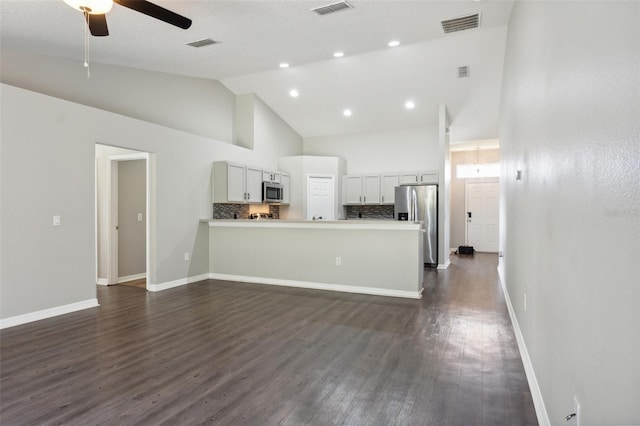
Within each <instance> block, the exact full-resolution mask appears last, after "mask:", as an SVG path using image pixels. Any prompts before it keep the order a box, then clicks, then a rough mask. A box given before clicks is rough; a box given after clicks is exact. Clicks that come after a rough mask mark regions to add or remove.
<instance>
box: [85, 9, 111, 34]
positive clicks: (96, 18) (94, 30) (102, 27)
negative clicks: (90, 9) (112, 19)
mask: <svg viewBox="0 0 640 426" xmlns="http://www.w3.org/2000/svg"><path fill="white" fill-rule="evenodd" d="M85 16H86V18H87V25H89V30H90V31H91V35H92V36H97V37H104V36H108V35H109V28H107V17H106V15H91V14H89V13H87V14H86V15H85Z"/></svg>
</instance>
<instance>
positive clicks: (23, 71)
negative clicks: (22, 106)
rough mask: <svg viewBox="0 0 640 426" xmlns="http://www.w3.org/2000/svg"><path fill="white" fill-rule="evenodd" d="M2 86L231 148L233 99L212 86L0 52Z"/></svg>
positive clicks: (168, 76) (198, 81)
mask: <svg viewBox="0 0 640 426" xmlns="http://www.w3.org/2000/svg"><path fill="white" fill-rule="evenodd" d="M0 62H1V73H0V78H1V81H2V82H3V83H6V84H10V85H12V86H17V87H21V88H23V89H28V90H33V91H36V92H39V93H44V94H47V95H51V96H54V97H57V98H60V99H66V100H69V101H72V102H76V103H80V104H84V105H88V106H92V107H95V108H99V109H102V110H105V111H111V112H115V113H118V114H122V115H126V116H129V117H134V118H138V119H141V120H144V121H148V122H150V123H156V124H159V125H162V126H166V127H171V128H173V129H178V130H183V131H185V132H188V133H193V134H196V135H200V136H206V137H209V138H212V139H216V140H218V141H222V142H228V143H232V141H233V140H234V138H233V122H234V121H233V120H234V113H235V112H234V111H235V106H234V105H235V95H234V94H233V93H231V92H230V91H229V90H228V89H227V88H226V87H225V86H224V85H222V84H221V83H220V82H218V81H215V80H206V79H201V78H192V77H183V76H177V75H171V74H164V73H159V72H150V71H142V70H136V69H133V68H125V67H119V66H114V65H104V64H100V63H92V64H91V78H90V79H87V74H86V69H85V68H84V67H83V66H82V62H81V61H72V60H69V59H61V58H54V57H44V56H38V55H31V54H27V53H23V52H16V51H13V50H9V49H5V48H3V49H2V61H0Z"/></svg>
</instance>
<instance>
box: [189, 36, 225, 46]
mask: <svg viewBox="0 0 640 426" xmlns="http://www.w3.org/2000/svg"><path fill="white" fill-rule="evenodd" d="M218 43H220V42H219V41H215V40H211V39H210V38H203V39H202V40H197V41H192V42H191V43H187V46H192V47H204V46H210V45H212V44H218Z"/></svg>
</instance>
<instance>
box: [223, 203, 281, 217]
mask: <svg viewBox="0 0 640 426" xmlns="http://www.w3.org/2000/svg"><path fill="white" fill-rule="evenodd" d="M254 207H260V208H259V210H260V211H267V208H268V211H269V213H271V214H272V215H273V218H274V219H279V218H280V206H279V205H277V204H269V205H268V206H267V205H261V206H254V205H249V204H227V203H214V204H213V219H249V214H250V213H251V210H252V208H254Z"/></svg>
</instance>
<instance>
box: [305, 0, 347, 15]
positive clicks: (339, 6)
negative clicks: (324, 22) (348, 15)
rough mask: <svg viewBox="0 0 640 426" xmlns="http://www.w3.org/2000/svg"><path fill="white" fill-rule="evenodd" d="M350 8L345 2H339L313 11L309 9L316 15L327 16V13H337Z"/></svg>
mask: <svg viewBox="0 0 640 426" xmlns="http://www.w3.org/2000/svg"><path fill="white" fill-rule="evenodd" d="M352 8H353V6H351V5H350V4H349V3H347V2H346V1H339V2H337V3H332V4H328V5H326V6H320V7H316V8H315V9H311V11H312V12H315V13H317V14H318V15H327V14H329V13H334V12H339V11H341V10H346V9H352Z"/></svg>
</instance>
